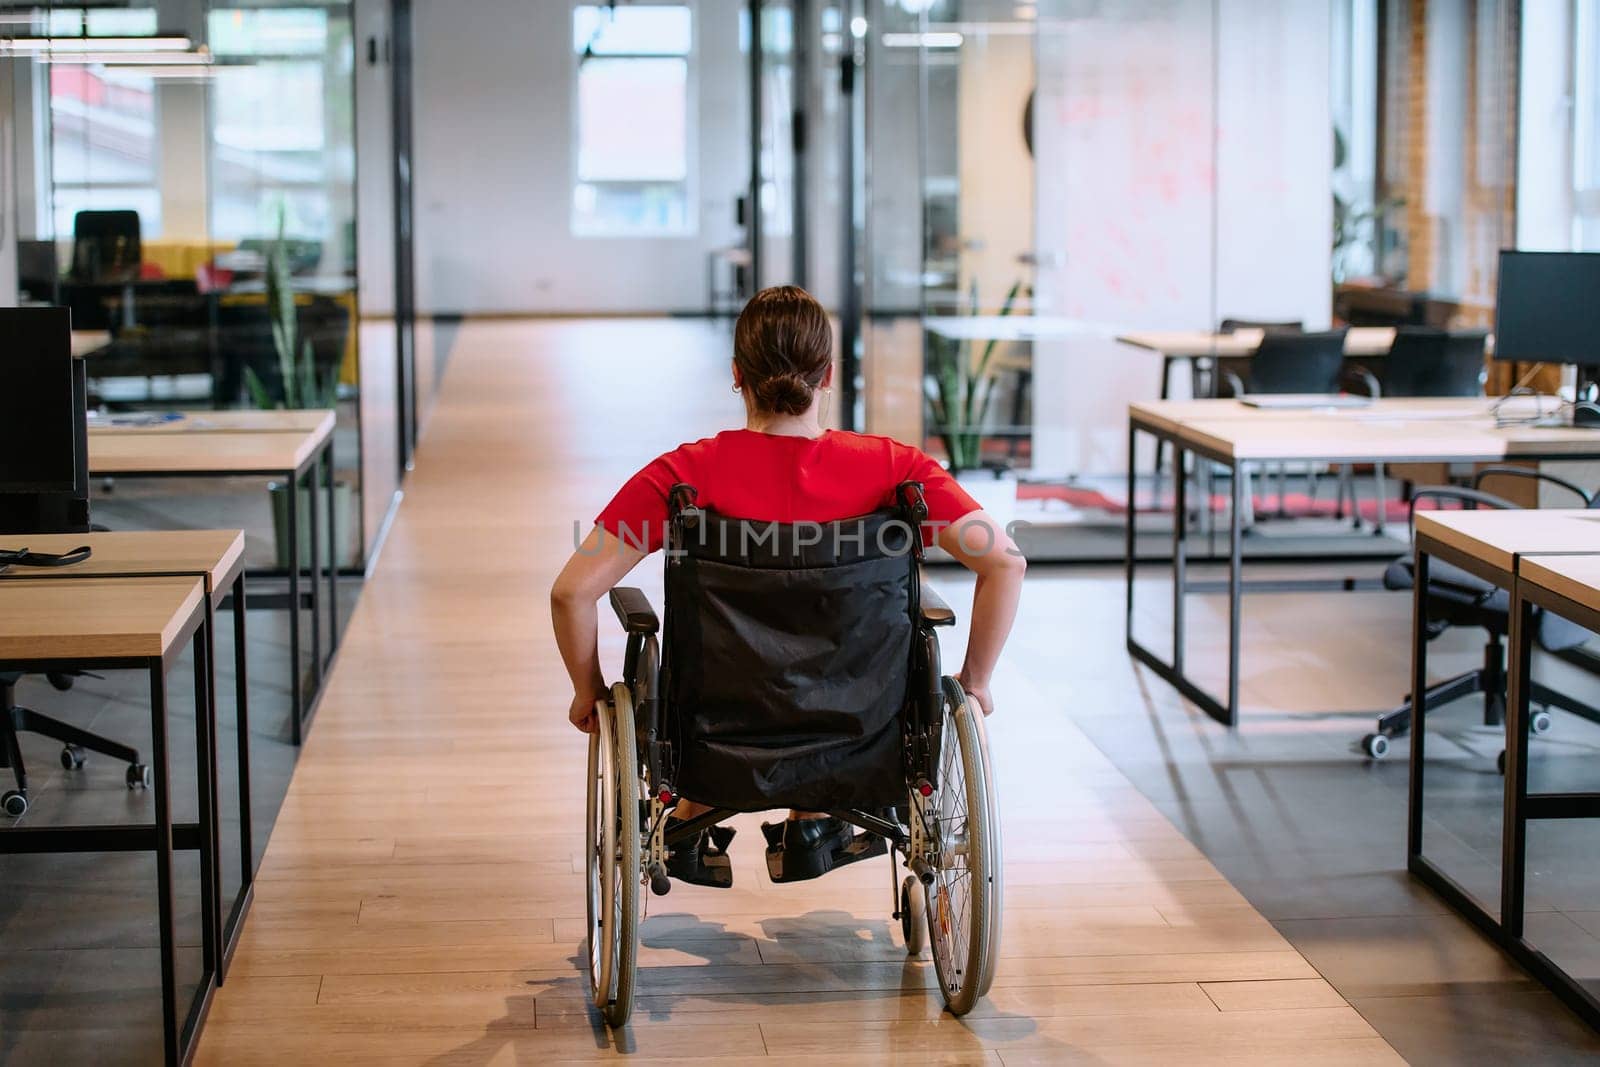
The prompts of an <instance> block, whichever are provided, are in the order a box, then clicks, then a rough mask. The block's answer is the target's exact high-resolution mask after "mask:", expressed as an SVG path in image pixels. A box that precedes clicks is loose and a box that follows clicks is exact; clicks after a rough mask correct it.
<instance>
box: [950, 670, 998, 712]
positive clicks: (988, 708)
mask: <svg viewBox="0 0 1600 1067" xmlns="http://www.w3.org/2000/svg"><path fill="white" fill-rule="evenodd" d="M956 683H957V684H958V685H960V686H961V691H962V692H964V693H966V694H967V699H968V700H970V701H972V702H974V703H975V704H977V705H978V710H979V711H981V712H983V717H984V718H986V719H987V718H988V717H989V716H990V715H993V714H994V697H993V696H991V695H990V693H989V687H988V686H987V685H977V684H975V683H973V682H971V681H969V680H968V679H967V676H966V673H965V672H962V673H961V674H958V675H956Z"/></svg>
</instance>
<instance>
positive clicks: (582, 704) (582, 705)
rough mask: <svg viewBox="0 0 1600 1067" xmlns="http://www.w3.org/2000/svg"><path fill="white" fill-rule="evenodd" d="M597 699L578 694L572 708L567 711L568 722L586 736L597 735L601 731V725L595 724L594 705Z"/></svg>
mask: <svg viewBox="0 0 1600 1067" xmlns="http://www.w3.org/2000/svg"><path fill="white" fill-rule="evenodd" d="M596 699H597V698H595V697H592V696H584V695H583V694H582V693H578V694H576V695H574V696H573V698H572V707H571V708H569V709H568V710H567V721H569V722H571V723H572V725H574V726H576V727H577V728H578V729H579V730H581V731H582V732H584V733H586V734H592V733H595V732H596V731H597V730H599V729H600V724H599V723H597V722H595V718H594V704H595V700H596Z"/></svg>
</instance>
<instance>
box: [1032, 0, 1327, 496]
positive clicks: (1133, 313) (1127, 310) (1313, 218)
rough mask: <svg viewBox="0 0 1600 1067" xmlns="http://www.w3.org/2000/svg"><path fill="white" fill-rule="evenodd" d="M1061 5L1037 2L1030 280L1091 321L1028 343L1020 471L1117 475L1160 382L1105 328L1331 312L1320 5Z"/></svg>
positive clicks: (1186, 0)
mask: <svg viewBox="0 0 1600 1067" xmlns="http://www.w3.org/2000/svg"><path fill="white" fill-rule="evenodd" d="M1070 7H1071V5H1070V4H1069V3H1067V0H1046V2H1045V3H1042V4H1041V5H1040V32H1041V35H1042V36H1041V40H1040V44H1039V89H1038V97H1037V100H1036V103H1035V119H1034V123H1035V125H1034V143H1035V152H1036V157H1037V170H1036V175H1037V177H1036V181H1037V183H1038V185H1037V191H1036V194H1035V195H1036V203H1037V205H1038V208H1037V211H1036V227H1037V233H1038V237H1037V248H1038V250H1039V253H1040V256H1041V257H1042V259H1043V260H1044V263H1045V265H1043V266H1041V268H1040V270H1039V272H1038V276H1037V289H1036V292H1037V298H1038V305H1039V310H1040V312H1041V313H1043V314H1057V315H1066V316H1069V317H1071V318H1074V319H1078V320H1082V321H1083V322H1084V323H1085V326H1086V330H1087V332H1086V333H1085V334H1084V335H1083V336H1081V337H1077V338H1074V339H1072V340H1070V341H1059V342H1050V343H1037V344H1035V346H1034V347H1035V359H1034V362H1035V371H1034V389H1035V395H1034V412H1035V415H1034V422H1035V431H1034V448H1035V467H1036V468H1037V469H1039V470H1041V471H1045V472H1051V471H1061V472H1065V471H1074V472H1079V473H1091V474H1092V473H1112V472H1116V471H1121V470H1125V469H1126V463H1127V457H1126V451H1127V404H1128V403H1129V402H1131V401H1134V400H1142V399H1152V398H1154V397H1155V396H1157V394H1158V392H1159V389H1160V369H1161V361H1160V359H1159V358H1158V357H1155V356H1153V355H1151V354H1149V353H1146V352H1143V351H1141V350H1137V349H1133V348H1129V347H1127V346H1124V345H1119V344H1116V343H1115V342H1114V341H1112V340H1111V336H1112V335H1113V334H1115V333H1117V332H1122V331H1126V330H1130V329H1145V330H1153V329H1209V328H1212V327H1214V326H1215V325H1216V323H1217V321H1218V320H1219V319H1220V318H1223V317H1228V316H1232V317H1248V318H1297V319H1303V320H1305V322H1306V324H1307V326H1308V327H1310V328H1313V329H1315V328H1317V327H1319V326H1324V325H1326V324H1327V322H1328V318H1329V309H1330V302H1331V286H1332V283H1331V273H1330V272H1331V251H1330V245H1331V243H1332V226H1333V224H1332V207H1331V201H1332V189H1331V169H1332V145H1331V141H1332V118H1331V107H1330V101H1329V70H1328V32H1329V25H1330V11H1329V0H1299V2H1297V3H1295V4H1292V5H1291V4H1284V5H1279V4H1276V3H1270V2H1268V0H1221V2H1220V3H1219V4H1217V5H1216V6H1215V7H1214V6H1213V2H1212V0H1170V2H1168V0H1145V2H1142V3H1130V4H1128V5H1125V6H1123V7H1119V8H1118V12H1117V15H1116V17H1111V16H1107V17H1101V18H1094V19H1073V20H1070V21H1068V20H1066V19H1065V18H1060V17H1058V16H1060V15H1062V14H1063V13H1064V12H1065V11H1067V10H1068V9H1069V8H1070ZM1214 64H1215V68H1214V66H1213V65H1214ZM1214 69H1215V72H1216V74H1215V78H1214V75H1213V71H1214Z"/></svg>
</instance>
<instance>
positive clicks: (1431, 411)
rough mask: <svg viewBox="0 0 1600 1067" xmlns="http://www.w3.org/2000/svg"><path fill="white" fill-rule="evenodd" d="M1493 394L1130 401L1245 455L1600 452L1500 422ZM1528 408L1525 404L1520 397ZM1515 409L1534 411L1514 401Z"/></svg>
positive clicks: (1154, 421)
mask: <svg viewBox="0 0 1600 1067" xmlns="http://www.w3.org/2000/svg"><path fill="white" fill-rule="evenodd" d="M1493 402H1494V401H1493V400H1492V399H1488V398H1480V397H1464V398H1424V399H1410V398H1395V399H1389V400H1378V401H1375V402H1374V403H1372V404H1370V405H1366V406H1363V407H1359V408H1344V409H1317V408H1306V409H1299V410H1283V409H1277V410H1258V409H1255V408H1251V407H1249V406H1248V405H1245V404H1242V403H1240V402H1238V401H1236V400H1176V401H1173V400H1169V401H1151V402H1145V403H1139V404H1130V405H1129V406H1128V414H1129V416H1130V418H1135V419H1137V420H1138V421H1139V422H1140V423H1142V424H1144V425H1147V426H1151V427H1154V428H1157V429H1161V430H1163V431H1165V432H1167V433H1170V434H1172V435H1174V436H1176V437H1177V438H1179V439H1180V440H1181V441H1183V442H1185V443H1187V444H1191V445H1198V446H1201V447H1204V448H1208V449H1210V450H1212V451H1214V452H1219V453H1222V454H1223V455H1226V456H1229V457H1231V458H1233V459H1239V460H1246V459H1249V460H1327V461H1330V462H1339V461H1348V462H1378V461H1394V462H1399V461H1403V460H1415V461H1457V460H1461V461H1465V460H1474V461H1482V460H1497V459H1507V458H1515V457H1518V456H1530V455H1562V456H1569V455H1570V456H1574V457H1578V456H1600V430H1595V429H1589V428H1580V427H1571V426H1551V427H1540V426H1528V425H1511V426H1496V425H1495V420H1494V418H1493V417H1492V416H1491V415H1490V413H1489V412H1490V405H1491V404H1492V403H1493ZM1517 403H1518V405H1521V404H1522V403H1523V402H1521V401H1520V400H1519V401H1518V402H1517ZM1503 411H1504V412H1505V413H1507V414H1513V415H1522V414H1528V415H1531V414H1533V410H1532V408H1531V407H1529V408H1528V410H1527V411H1526V412H1524V411H1523V410H1522V407H1521V406H1507V407H1506V408H1504V409H1503Z"/></svg>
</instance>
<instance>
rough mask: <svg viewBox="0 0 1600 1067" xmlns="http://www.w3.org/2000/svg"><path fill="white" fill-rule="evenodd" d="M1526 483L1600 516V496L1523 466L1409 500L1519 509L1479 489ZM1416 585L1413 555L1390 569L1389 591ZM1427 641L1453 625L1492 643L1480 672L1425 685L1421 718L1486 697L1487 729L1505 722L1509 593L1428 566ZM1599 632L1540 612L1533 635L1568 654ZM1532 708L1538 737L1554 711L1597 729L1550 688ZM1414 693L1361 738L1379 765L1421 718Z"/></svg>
mask: <svg viewBox="0 0 1600 1067" xmlns="http://www.w3.org/2000/svg"><path fill="white" fill-rule="evenodd" d="M1496 477H1506V478H1529V479H1533V480H1534V481H1536V482H1538V483H1540V484H1541V485H1550V486H1553V487H1555V488H1557V489H1560V490H1563V491H1565V492H1569V493H1571V494H1573V495H1574V496H1575V497H1577V499H1578V502H1579V503H1581V505H1582V506H1583V507H1585V508H1593V509H1596V510H1600V493H1595V494H1593V495H1590V494H1589V493H1586V492H1584V491H1583V490H1582V489H1580V488H1579V487H1578V486H1576V485H1573V484H1572V483H1571V482H1568V481H1565V480H1564V479H1561V478H1557V477H1554V476H1553V475H1549V474H1543V473H1541V472H1539V471H1536V470H1531V469H1528V468H1525V467H1488V468H1485V469H1484V470H1482V471H1480V472H1479V473H1478V476H1477V477H1476V478H1475V479H1474V480H1473V484H1472V488H1470V489H1467V488H1463V487H1460V486H1432V487H1428V488H1424V489H1418V490H1417V491H1416V492H1415V493H1414V494H1412V501H1413V504H1412V515H1413V516H1415V514H1416V504H1415V502H1416V501H1418V500H1430V499H1431V500H1455V501H1459V502H1461V503H1462V504H1463V505H1466V506H1469V507H1486V508H1516V507H1518V506H1519V505H1517V504H1514V503H1512V502H1511V501H1509V500H1506V499H1504V498H1503V497H1499V496H1495V495H1493V494H1491V493H1486V492H1484V491H1483V489H1482V488H1481V487H1482V485H1483V483H1484V482H1485V481H1486V480H1487V479H1489V478H1496ZM1415 585H1416V581H1415V572H1414V570H1413V565H1412V557H1411V556H1409V555H1407V556H1402V557H1401V558H1400V559H1397V560H1395V561H1394V562H1393V563H1391V564H1389V566H1388V568H1387V569H1386V570H1385V571H1384V573H1383V586H1384V588H1385V589H1393V590H1397V591H1398V590H1409V589H1412V588H1414V587H1415ZM1425 625H1426V626H1427V628H1428V629H1427V637H1428V640H1430V641H1431V640H1432V639H1433V638H1435V637H1438V636H1439V635H1440V634H1442V633H1444V632H1445V631H1446V630H1448V629H1450V628H1451V627H1452V626H1472V627H1478V628H1481V629H1483V630H1485V631H1486V632H1487V633H1488V635H1489V641H1488V643H1487V644H1486V645H1485V646H1484V649H1483V666H1481V667H1478V668H1476V669H1474V670H1470V671H1467V672H1466V673H1464V674H1459V675H1456V676H1455V677H1454V678H1448V679H1446V680H1445V681H1442V682H1439V683H1437V684H1436V685H1431V686H1429V687H1428V689H1427V691H1426V692H1424V693H1423V695H1422V712H1421V713H1422V714H1424V715H1426V714H1428V713H1429V712H1431V711H1433V710H1435V709H1436V708H1440V707H1443V706H1444V705H1446V704H1449V703H1451V702H1452V701H1456V700H1459V699H1461V698H1462V697H1465V696H1470V695H1472V694H1474V693H1482V694H1483V723H1484V725H1485V726H1498V725H1500V724H1501V723H1502V722H1504V721H1505V713H1506V655H1505V638H1506V634H1507V632H1508V631H1509V630H1510V628H1511V595H1510V593H1508V592H1507V591H1506V590H1504V589H1499V588H1497V587H1495V586H1493V585H1491V584H1489V583H1488V582H1486V581H1484V580H1483V579H1482V578H1479V577H1478V576H1477V575H1475V574H1471V573H1469V572H1467V571H1465V570H1462V569H1461V568H1460V567H1455V566H1452V565H1451V564H1449V563H1446V562H1444V561H1443V560H1439V559H1434V560H1430V561H1429V563H1428V618H1427V620H1426V623H1425ZM1593 636H1594V634H1592V633H1590V632H1589V631H1588V630H1585V629H1584V628H1583V627H1581V626H1578V625H1576V624H1575V623H1571V622H1568V621H1567V620H1566V619H1563V618H1561V617H1560V616H1558V615H1554V614H1551V613H1550V612H1548V611H1543V610H1539V609H1535V611H1534V637H1535V640H1536V641H1537V642H1538V644H1539V647H1540V648H1542V649H1544V650H1545V651H1546V652H1565V651H1568V650H1570V649H1574V648H1577V647H1579V646H1580V645H1582V644H1584V643H1585V642H1586V641H1588V640H1589V639H1590V638H1592V637H1593ZM1530 694H1531V698H1532V700H1533V703H1534V704H1536V705H1543V708H1540V709H1537V710H1535V711H1534V712H1533V714H1532V715H1530V716H1529V720H1528V726H1529V729H1530V730H1532V731H1533V733H1535V734H1543V733H1547V732H1549V730H1550V727H1551V725H1552V723H1551V719H1550V712H1549V711H1548V710H1547V709H1549V708H1560V709H1562V710H1563V711H1567V712H1570V713H1572V714H1573V715H1577V716H1579V717H1580V718H1584V719H1588V720H1589V721H1590V722H1595V723H1600V708H1593V707H1590V706H1589V705H1587V704H1584V703H1582V702H1581V701H1578V700H1574V699H1573V698H1571V697H1569V696H1567V695H1566V694H1564V693H1559V692H1557V691H1556V690H1554V689H1551V688H1550V687H1549V686H1546V685H1541V684H1539V683H1538V682H1534V683H1533V684H1532V685H1531V687H1530ZM1414 696H1415V694H1411V695H1408V696H1407V697H1406V700H1405V703H1403V704H1401V705H1400V706H1399V707H1398V708H1396V709H1395V710H1393V711H1391V712H1388V713H1387V714H1385V715H1382V716H1380V717H1379V719H1378V728H1377V730H1376V731H1375V732H1374V733H1370V734H1367V735H1366V736H1365V737H1363V738H1362V739H1361V748H1362V750H1363V751H1364V752H1365V753H1366V754H1367V755H1368V756H1370V757H1371V758H1373V759H1382V758H1383V757H1384V756H1386V755H1388V753H1389V739H1390V738H1393V737H1399V736H1401V735H1402V734H1404V733H1406V732H1407V731H1409V730H1410V729H1411V717H1412V715H1413V714H1415V713H1416V701H1415V699H1414ZM1500 765H1501V770H1504V769H1505V752H1504V751H1502V752H1501V753H1500Z"/></svg>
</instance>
